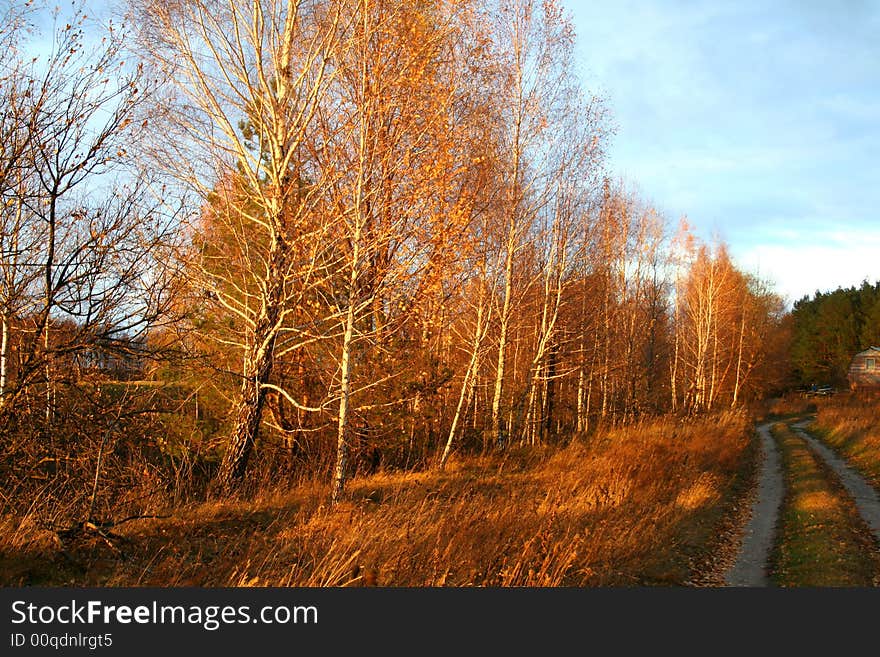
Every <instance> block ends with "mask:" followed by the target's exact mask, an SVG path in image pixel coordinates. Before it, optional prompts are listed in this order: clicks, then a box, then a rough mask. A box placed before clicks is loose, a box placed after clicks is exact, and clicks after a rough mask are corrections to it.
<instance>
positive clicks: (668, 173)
mask: <svg viewBox="0 0 880 657" xmlns="http://www.w3.org/2000/svg"><path fill="white" fill-rule="evenodd" d="M563 4H564V5H565V6H566V7H567V8H568V9H569V10H570V11H571V14H572V17H573V18H574V21H575V27H576V30H577V33H578V61H579V64H580V68H581V73H582V75H583V78H584V81H585V82H586V85H587V87H588V88H589V89H590V90H591V91H594V92H596V93H599V94H601V95H603V96H605V97H606V98H607V100H608V104H609V106H610V109H611V112H612V114H613V117H614V119H613V120H614V123H615V124H616V128H617V132H616V134H615V136H614V137H613V138H612V141H611V146H610V149H609V150H610V152H609V155H610V161H609V164H610V168H611V170H612V171H613V172H614V173H615V174H616V175H621V176H623V177H624V178H625V179H627V180H628V181H630V182H631V183H633V184H634V185H635V186H636V187H637V188H638V189H639V190H640V191H641V193H642V194H643V195H644V197H645V198H646V199H647V200H649V201H651V202H653V203H654V204H655V205H656V206H657V207H658V208H659V209H661V210H662V211H663V212H664V213H665V214H666V215H667V217H669V219H670V220H671V223H672V225H673V226H674V225H675V223H676V221H677V218H678V217H679V216H680V215H682V214H686V215H687V216H688V220H689V221H690V222H691V223H692V224H693V225H694V226H695V228H696V231H697V233H698V234H699V235H700V236H701V237H702V238H703V239H705V240H707V241H711V240H712V239H713V237H718V238H720V239H722V240H724V241H725V242H727V244H728V245H729V246H730V248H731V252H732V254H733V255H734V257H735V258H736V260H737V262H738V263H739V264H740V265H741V266H742V267H743V268H744V269H746V270H748V271H750V272H754V273H758V274H759V275H760V276H762V277H763V278H766V279H768V280H770V281H771V282H773V283H774V285H775V289H776V290H777V292H779V293H780V294H781V295H782V296H783V297H786V298H787V300H788V301H789V302H791V301H794V300H797V299H798V298H800V297H802V296H804V295H810V294H812V293H813V292H815V291H816V290H817V289H821V290H830V289H834V288H836V287H837V286H844V287H848V286H850V285H859V284H860V283H861V282H862V280H864V279H868V280H870V281H871V282H874V281H877V280H880V2H876V1H875V2H859V1H849V0H845V1H833V0H827V1H822V2H820V1H816V0H800V1H787V0H774V1H772V2H759V1H755V0H741V1H739V2H718V1H717V0H715V1H712V2H708V1H697V0H694V1H685V0H618V1H617V2H609V3H606V2H595V1H590V2H585V1H577V0H563Z"/></svg>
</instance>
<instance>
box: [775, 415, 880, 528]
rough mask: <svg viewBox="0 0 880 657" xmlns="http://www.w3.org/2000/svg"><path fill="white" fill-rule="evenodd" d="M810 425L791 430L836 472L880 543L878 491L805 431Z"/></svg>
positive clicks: (800, 423) (801, 425) (879, 502)
mask: <svg viewBox="0 0 880 657" xmlns="http://www.w3.org/2000/svg"><path fill="white" fill-rule="evenodd" d="M809 423H810V421H809V420H805V421H803V422H799V423H797V424H793V425H791V428H792V430H793V431H794V432H795V433H796V434H797V435H798V436H800V437H801V438H803V439H804V441H806V443H807V445H809V447H810V449H812V450H813V451H814V452H815V453H816V454H818V455H819V457H820V458H821V459H822V460H824V461H825V462H826V463H827V464H828V466H829V467H830V468H831V469H832V470H834V474H836V475H837V476H838V477H839V478H840V481H841V483H842V484H843V485H844V487H845V488H846V490H847V492H849V494H850V496H851V497H852V498H853V501H854V502H855V504H856V508H857V509H858V510H859V514H860V515H861V516H862V518H863V519H864V520H865V522H866V523H867V524H868V527H870V528H871V532H872V533H873V534H874V536H875V537H876V538H877V540H878V541H880V496H878V495H877V491H876V490H874V488H873V487H872V486H871V484H869V483H868V482H867V481H866V480H865V478H864V477H862V476H861V475H860V474H859V473H858V472H856V471H855V470H853V468H851V467H850V466H849V465H848V464H847V463H846V461H844V460H843V459H842V458H840V457H839V456H838V455H837V454H835V453H834V452H833V451H832V450H831V449H829V448H828V447H826V446H825V445H823V444H822V443H821V442H819V441H818V440H816V439H815V438H813V436H811V435H810V434H808V433H807V432H806V431H804V427H805V426H807V425H808V424H809Z"/></svg>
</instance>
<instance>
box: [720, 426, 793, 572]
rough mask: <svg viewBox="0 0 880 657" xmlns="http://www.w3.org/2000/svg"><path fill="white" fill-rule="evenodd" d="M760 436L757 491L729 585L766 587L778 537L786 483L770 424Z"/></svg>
mask: <svg viewBox="0 0 880 657" xmlns="http://www.w3.org/2000/svg"><path fill="white" fill-rule="evenodd" d="M758 435H759V436H760V438H761V451H762V453H763V457H762V459H761V466H760V471H759V473H758V491H757V496H756V497H755V501H754V503H753V504H752V512H751V517H750V518H749V521H748V523H747V524H746V528H745V533H744V536H743V541H742V545H741V547H740V551H739V554H738V555H737V558H736V561H735V562H734V564H733V565H732V566H731V567H730V568H729V569H728V571H727V572H726V573H725V574H724V583H725V584H726V585H727V586H767V584H768V579H767V561H768V559H769V557H770V550H771V549H772V548H773V540H774V539H775V537H776V523H777V519H778V517H779V507H780V506H781V505H782V496H783V494H784V490H785V486H784V484H783V480H782V468H781V464H780V458H779V452H778V451H777V449H776V441H774V440H773V436H771V435H770V424H769V423H767V424H762V425H760V426H759V427H758Z"/></svg>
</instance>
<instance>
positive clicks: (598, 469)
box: [0, 414, 754, 587]
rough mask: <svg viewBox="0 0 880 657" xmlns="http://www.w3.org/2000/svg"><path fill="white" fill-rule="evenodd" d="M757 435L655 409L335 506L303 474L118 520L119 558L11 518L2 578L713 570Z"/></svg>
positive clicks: (405, 480) (373, 481) (633, 581)
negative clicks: (250, 494)
mask: <svg viewBox="0 0 880 657" xmlns="http://www.w3.org/2000/svg"><path fill="white" fill-rule="evenodd" d="M751 435H752V431H751V425H750V422H749V421H748V418H746V417H745V416H743V415H737V414H730V415H726V416H724V417H720V418H711V419H703V420H692V421H683V420H679V419H677V420H665V421H655V422H652V423H646V424H641V425H637V426H632V427H629V428H626V429H621V430H615V431H610V432H607V433H604V434H602V435H600V436H594V437H592V438H590V439H589V440H584V441H572V443H571V444H570V445H568V446H567V447H562V448H528V449H525V448H523V449H512V450H510V451H508V452H506V453H504V454H498V455H492V456H490V457H483V458H462V459H458V460H453V461H452V462H451V463H450V465H449V466H448V467H447V469H446V470H445V471H444V472H418V473H403V472H398V473H380V474H377V475H375V476H372V477H369V478H362V479H356V480H354V481H353V482H352V485H351V487H350V489H349V494H348V497H347V499H346V501H344V502H342V503H340V504H338V505H337V506H336V507H333V508H329V507H327V506H325V505H324V504H323V501H324V500H325V495H326V490H325V485H324V484H319V483H313V484H302V485H298V486H297V487H296V488H295V489H293V490H289V491H283V490H281V489H279V490H276V491H268V492H265V493H263V494H261V495H259V496H257V497H256V498H255V499H250V500H247V501H235V502H232V501H230V502H223V503H212V504H201V505H197V506H191V507H187V508H182V509H179V510H178V511H177V512H176V513H175V514H174V516H173V517H172V518H168V519H153V520H141V521H136V522H132V523H129V524H127V525H125V526H122V527H119V528H118V533H119V535H120V537H121V538H119V539H118V540H117V541H116V545H117V547H119V548H120V549H121V550H122V552H123V553H124V556H125V558H124V559H122V558H121V557H120V556H119V555H116V554H114V553H112V552H111V550H110V548H109V547H108V546H107V545H106V542H104V541H101V540H98V539H97V538H95V537H91V538H88V537H83V538H82V539H81V541H80V543H78V544H66V545H63V549H62V546H59V545H58V544H57V541H54V540H53V539H54V537H50V536H48V535H47V533H46V532H42V534H41V532H40V531H39V530H38V529H36V528H35V527H30V528H26V527H24V526H23V525H22V524H21V522H17V524H16V521H13V520H11V519H10V520H7V521H6V522H7V523H12V524H16V527H17V529H16V530H15V531H11V532H9V531H5V532H4V533H3V536H4V538H2V539H0V572H2V573H3V579H4V580H5V581H4V582H3V583H4V584H5V585H21V584H24V585H29V584H49V585H103V586H132V585H133V586H146V585H149V586H184V585H193V586H264V585H272V586H352V585H356V586H362V585H380V586H417V587H435V586H632V585H684V584H687V583H689V582H691V581H693V580H695V579H699V578H700V577H704V576H705V575H706V573H705V570H706V568H708V565H707V564H709V562H710V561H711V560H712V556H713V554H714V552H715V551H716V548H717V547H718V546H717V542H718V540H719V528H720V527H721V526H722V525H723V523H724V522H725V519H726V518H728V517H729V515H730V514H729V510H730V507H731V505H733V504H735V503H737V501H738V499H739V498H740V497H741V496H742V495H743V493H744V489H745V484H744V482H745V481H746V478H747V476H748V473H749V472H750V471H751V465H752V459H753V455H754V453H753V451H752V448H753V443H752V441H751V439H750V437H751ZM8 526H9V527H11V525H8Z"/></svg>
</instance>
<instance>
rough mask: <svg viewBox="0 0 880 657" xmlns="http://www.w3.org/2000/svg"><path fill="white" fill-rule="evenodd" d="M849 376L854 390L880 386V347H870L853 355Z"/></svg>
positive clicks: (850, 384)
mask: <svg viewBox="0 0 880 657" xmlns="http://www.w3.org/2000/svg"><path fill="white" fill-rule="evenodd" d="M848 378H849V387H850V388H852V389H853V390H857V389H859V388H880V347H868V348H867V349H865V350H864V351H860V352H859V353H857V354H856V355H855V356H853V359H852V362H851V363H850V365H849V375H848Z"/></svg>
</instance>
